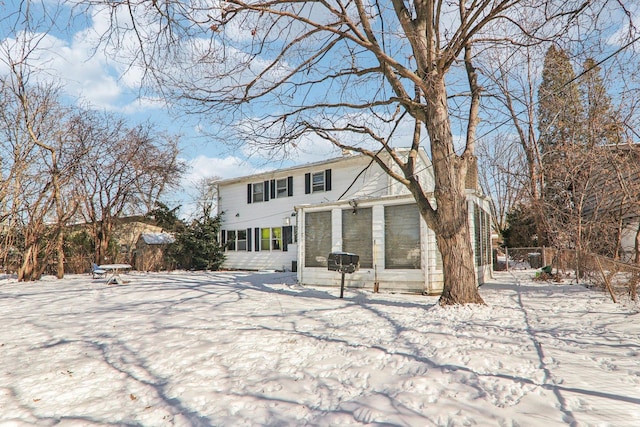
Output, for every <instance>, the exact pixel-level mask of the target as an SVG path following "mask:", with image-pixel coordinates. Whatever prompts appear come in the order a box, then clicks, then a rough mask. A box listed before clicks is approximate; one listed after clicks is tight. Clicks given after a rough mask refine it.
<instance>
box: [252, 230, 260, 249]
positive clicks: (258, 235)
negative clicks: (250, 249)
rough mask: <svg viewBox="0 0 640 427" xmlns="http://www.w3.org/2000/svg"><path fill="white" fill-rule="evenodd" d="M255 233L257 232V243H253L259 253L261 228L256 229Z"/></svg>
mask: <svg viewBox="0 0 640 427" xmlns="http://www.w3.org/2000/svg"><path fill="white" fill-rule="evenodd" d="M254 232H255V234H254V236H255V242H253V243H254V245H255V250H256V252H258V251H259V250H260V228H258V227H256V228H255V229H254Z"/></svg>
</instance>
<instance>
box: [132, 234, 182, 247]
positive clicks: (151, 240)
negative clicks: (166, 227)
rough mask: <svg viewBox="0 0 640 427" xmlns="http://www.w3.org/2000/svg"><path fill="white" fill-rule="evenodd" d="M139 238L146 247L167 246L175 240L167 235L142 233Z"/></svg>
mask: <svg viewBox="0 0 640 427" xmlns="http://www.w3.org/2000/svg"><path fill="white" fill-rule="evenodd" d="M140 237H141V238H142V240H144V242H145V243H146V244H147V245H167V244H169V243H173V242H175V241H176V239H175V238H174V237H173V236H172V235H171V234H168V233H142V234H141V235H140Z"/></svg>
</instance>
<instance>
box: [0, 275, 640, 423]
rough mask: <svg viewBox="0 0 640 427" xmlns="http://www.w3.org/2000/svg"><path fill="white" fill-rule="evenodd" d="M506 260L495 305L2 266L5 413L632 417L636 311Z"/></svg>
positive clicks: (192, 419)
mask: <svg viewBox="0 0 640 427" xmlns="http://www.w3.org/2000/svg"><path fill="white" fill-rule="evenodd" d="M533 275H534V271H532V270H529V271H519V272H501V273H496V279H495V280H494V281H492V283H489V284H487V285H485V286H483V287H482V288H481V294H482V296H483V297H484V299H485V301H486V302H487V304H488V305H487V306H486V307H484V306H483V307H478V306H476V307H452V308H441V307H439V306H438V305H437V304H436V302H437V298H436V297H427V296H420V295H405V294H384V293H380V294H373V293H369V292H363V291H354V290H347V291H346V292H345V298H344V299H339V298H337V296H338V295H339V289H329V288H327V289H310V288H305V287H301V286H299V285H296V284H295V278H294V277H293V275H291V274H290V273H269V274H260V273H242V272H220V273H184V272H181V273H173V274H163V273H159V274H136V273H132V274H129V275H127V276H126V280H127V281H128V282H129V283H127V284H124V285H116V286H106V285H105V283H104V280H92V279H91V277H90V276H86V275H85V276H80V275H78V276H70V277H68V278H65V279H64V280H55V279H53V278H45V280H43V281H40V282H37V283H16V282H15V281H14V280H13V279H10V278H4V279H3V278H2V277H1V276H0V319H1V324H0V426H14V425H15V426H26V425H38V426H40V425H44V426H47V425H61V426H75V425H118V426H122V425H124V426H170V425H179V426H210V425H211V426H243V425H245V426H257V425H267V426H299V425H313V426H349V425H378V426H382V425H385V426H462V425H480V426H493V425H495V426H545V427H550V426H566V425H571V426H637V425H640V357H639V356H640V315H639V314H638V310H637V307H625V306H623V305H616V304H613V303H612V302H611V300H610V299H609V298H608V297H607V295H606V294H603V293H600V292H597V291H594V290H589V289H587V288H585V287H582V286H579V285H569V284H564V285H557V284H547V283H538V282H532V281H531V280H530V279H531V277H533Z"/></svg>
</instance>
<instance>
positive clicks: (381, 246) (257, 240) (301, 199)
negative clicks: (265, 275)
mask: <svg viewBox="0 0 640 427" xmlns="http://www.w3.org/2000/svg"><path fill="white" fill-rule="evenodd" d="M404 152H405V153H406V152H408V151H407V150H404ZM388 164H392V163H391V161H389V162H388ZM417 164H418V166H417V168H416V170H417V171H418V179H419V181H420V182H421V183H422V184H423V186H424V187H425V188H427V189H432V188H433V174H432V170H431V163H430V161H429V158H428V157H427V156H426V153H424V151H420V152H419V156H418V159H417ZM393 168H394V169H396V170H397V166H393ZM217 188H218V197H219V199H218V211H219V212H223V216H222V225H221V241H222V242H223V243H224V244H225V245H226V252H225V256H226V260H225V262H224V264H223V268H229V269H249V270H262V269H268V270H297V271H298V279H299V281H300V283H303V284H314V285H334V284H336V283H337V284H338V285H339V278H340V275H339V274H337V273H336V272H333V271H328V269H327V256H328V255H329V253H330V252H334V251H349V252H354V253H357V254H358V255H360V271H358V272H356V273H354V274H352V275H349V286H358V287H368V288H369V287H373V285H374V282H377V283H378V284H379V285H380V289H387V290H390V289H394V290H399V291H419V292H423V291H424V292H429V293H437V292H438V291H439V290H441V289H442V284H441V283H442V266H441V261H439V254H438V251H437V249H436V247H435V235H434V233H433V231H431V230H429V229H428V227H426V224H425V223H424V221H423V220H422V218H421V217H420V215H419V214H418V212H417V207H416V205H415V202H414V201H413V198H412V197H411V195H410V194H409V192H408V190H407V189H406V188H405V187H404V186H403V185H402V184H400V183H398V182H397V181H396V180H394V179H393V178H391V177H390V176H389V175H388V174H386V173H385V172H384V171H383V170H382V168H381V167H380V166H379V165H378V164H377V163H375V162H372V161H371V159H370V158H369V157H366V156H364V155H344V156H342V157H340V158H335V159H330V160H326V161H322V162H317V163H311V164H306V165H302V166H297V167H292V168H288V169H281V170H277V171H272V172H265V173H260V174H255V175H251V176H246V177H241V178H235V179H228V180H222V181H219V182H218V183H217ZM469 198H470V200H473V201H475V202H476V203H475V204H474V203H470V204H469V206H470V208H469V209H470V212H471V213H472V215H471V218H472V219H473V218H475V217H477V220H478V221H481V220H484V221H485V223H486V224H487V225H488V223H489V222H488V215H487V214H482V215H481V214H480V213H478V215H476V216H475V217H474V215H473V213H474V209H478V208H474V206H478V207H479V209H480V210H481V211H482V212H488V211H489V209H488V203H487V202H486V200H485V199H483V198H482V197H480V196H479V195H478V194H476V192H475V191H469ZM471 226H472V227H473V225H471ZM487 229H488V228H487ZM385 230H386V234H385ZM474 230H475V229H474ZM478 230H480V227H478ZM474 232H475V231H474ZM482 232H483V233H485V231H482ZM485 234H486V235H487V236H489V233H488V232H486V233H485ZM482 236H484V234H482ZM479 240H482V239H479ZM482 241H484V240H482ZM487 241H488V238H487ZM385 242H386V244H385ZM389 242H391V243H389ZM479 245H480V248H481V249H482V248H484V247H485V246H487V247H488V249H487V253H488V254H490V247H489V246H490V245H489V243H479ZM481 258H482V260H483V262H484V260H485V258H487V259H488V261H487V263H488V264H489V265H490V263H491V257H490V256H487V257H484V256H481ZM483 265H485V264H484V263H483ZM488 271H490V269H485V268H484V267H483V268H480V269H479V278H480V280H481V281H483V278H484V275H485V274H488V273H487V272H488ZM438 283H440V284H439V285H438Z"/></svg>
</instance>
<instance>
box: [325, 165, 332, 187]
mask: <svg viewBox="0 0 640 427" xmlns="http://www.w3.org/2000/svg"><path fill="white" fill-rule="evenodd" d="M324 191H331V169H327V170H326V171H324Z"/></svg>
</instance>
